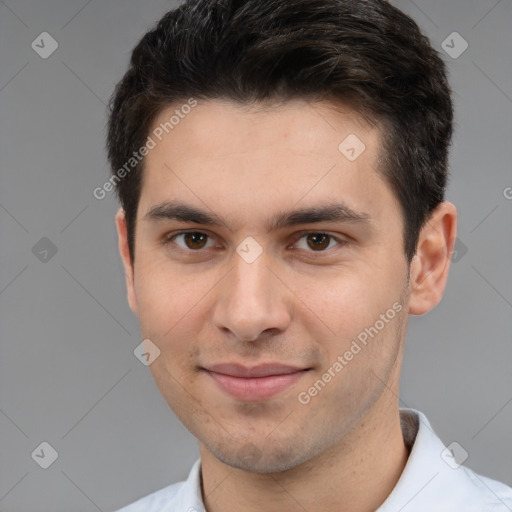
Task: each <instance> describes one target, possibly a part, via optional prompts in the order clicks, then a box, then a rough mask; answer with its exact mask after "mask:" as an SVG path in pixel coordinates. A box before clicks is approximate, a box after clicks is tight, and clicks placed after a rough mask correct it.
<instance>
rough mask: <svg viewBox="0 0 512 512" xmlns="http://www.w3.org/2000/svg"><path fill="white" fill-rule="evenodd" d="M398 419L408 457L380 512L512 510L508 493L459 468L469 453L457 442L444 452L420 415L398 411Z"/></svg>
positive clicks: (506, 488) (503, 487)
mask: <svg viewBox="0 0 512 512" xmlns="http://www.w3.org/2000/svg"><path fill="white" fill-rule="evenodd" d="M400 414H401V420H402V430H403V432H404V440H405V442H406V444H407V445H409V446H410V455H409V459H408V461H407V463H406V466H405V468H404V471H403V473H402V475H401V477H400V479H399V481H398V483H397V485H396V486H395V489H393V491H392V492H391V494H390V495H389V497H388V499H387V500H386V501H385V502H384V503H383V505H382V506H381V508H379V512H394V511H396V510H401V511H402V512H425V511H427V510H428V511H429V512H433V511H434V510H435V511H436V512H483V511H485V512H510V511H511V510H512V488H510V487H509V486H507V485H505V484H504V483H501V482H498V481H497V480H493V479H491V478H489V477H485V476H482V475H479V474H477V473H475V472H474V471H472V470H471V469H469V468H467V467H465V466H464V465H462V463H463V462H465V460H466V458H467V452H465V450H464V449H463V448H462V447H461V446H460V445H459V444H458V443H455V442H454V443H451V444H449V445H448V446H447V447H446V446H445V445H444V444H443V443H442V441H441V439H440V438H439V437H438V436H437V435H436V433H435V432H434V430H433V429H432V426H431V424H430V423H429V421H428V419H427V418H426V416H425V415H424V414H423V413H421V412H420V411H417V410H414V409H401V410H400Z"/></svg>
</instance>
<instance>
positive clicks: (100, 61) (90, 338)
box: [0, 0, 512, 512]
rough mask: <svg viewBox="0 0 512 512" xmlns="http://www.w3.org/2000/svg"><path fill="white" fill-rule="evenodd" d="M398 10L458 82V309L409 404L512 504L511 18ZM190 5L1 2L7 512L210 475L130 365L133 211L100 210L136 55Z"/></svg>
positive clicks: (405, 402)
mask: <svg viewBox="0 0 512 512" xmlns="http://www.w3.org/2000/svg"><path fill="white" fill-rule="evenodd" d="M393 3H394V4H395V5H397V6H398V7H400V8H401V9H403V10H404V11H405V12H406V13H408V14H410V15H411V16H412V17H413V18H414V19H415V20H416V21H417V22H418V23H419V24H420V26H421V27H422V28H423V29H424V30H425V32H426V33H427V35H428V36H429V37H430V38H431V40H432V43H433V45H434V46H435V47H436V48H437V49H439V50H440V51H441V53H442V54H443V55H444V57H445V60H446V62H447V63H448V65H449V70H450V76H451V84H452V86H453V88H454V90H455V104H456V120H457V123H456V134H455V138H454V146H453V152H452V157H451V170H452V178H451V183H450V187H449V190H448V195H447V199H449V200H451V201H452V202H454V203H455V204H456V206H457V207H458V210H459V214H460V219H459V240H460V241H459V251H458V254H457V258H456V262H455V263H454V264H453V266H452V270H451V275H450V278H449V282H448V288H447V291H446V293H445V296H444V298H443V301H442V303H441V305H440V306H438V307H437V308H435V309H434V310H433V311H432V312H430V313H428V314H427V315H424V316H422V317H411V321H410V329H409V333H408V344H407V348H406V354H405V361H404V370H403V378H402V389H401V400H402V401H401V404H402V406H408V407H415V408H418V409H420V410H422V411H423V412H425V413H426V414H427V416H428V417H429V419H430V421H431V422H432V424H433V427H434V429H435V430H436V431H437V433H438V434H439V435H440V437H441V438H442V440H443V441H444V442H445V444H449V443H451V442H452V441H457V442H458V443H460V444H461V445H462V446H463V447H464V448H465V449H466V450H467V452H468V453H469V458H468V460H467V461H466V465H467V466H469V467H471V468H472V469H474V470H476V471H477V472H480V473H483V474H485V475H487V476H491V477H493V478H496V479H499V480H502V481H505V482H507V483H508V484H509V485H510V484H512V443H511V433H512V428H511V426H512V403H511V402H512V371H511V363H512V343H511V333H512V314H511V313H512V272H511V270H510V263H511V261H512V230H511V229H510V228H511V218H512V217H511V214H512V200H511V199H507V196H508V197H509V198H510V197H512V189H510V188H507V187H512V172H511V162H512V60H511V58H510V55H511V54H512V31H511V30H510V28H511V26H512V1H511V0H501V1H496V0H485V1H483V0H479V1H476V0H473V1H468V0H457V1H455V0H451V1H450V2H442V1H437V0H416V1H415V2H412V1H409V0H400V1H394V2H393ZM173 5H174V4H173V3H172V2H166V1H164V0H145V1H144V2H143V1H138V2H137V1H135V0H130V1H126V0H125V1H122V2H121V0H107V1H99V0H90V1H87V0H66V1H64V0H38V1H35V0H16V1H15V0H5V1H1V0H0V155H1V159H0V162H1V163H0V165H1V187H0V222H1V230H0V247H1V249H0V250H1V255H0V258H1V265H0V326H1V357H0V433H1V436H0V510H1V511H2V512H11V511H16V512H24V511H30V512H38V511H52V512H59V511H66V512H72V511H83V512H86V511H95V510H102V511H109V510H113V509H115V508H117V507H120V506H121V505H124V504H126V503H128V502H130V501H133V500H134V499H136V498H138V497H141V496H143V495H145V494H147V493H149V492H152V491H154V490H156V489H159V488H161V487H164V486H166V485H168V484H169V483H171V482H174V481H178V480H182V479H184V478H185V477H186V475H187V474H188V471H189V469H190V466H191V465H192V463H193V461H194V460H195V459H196V458H197V456H198V450H197V446H196V442H195V439H194V438H193V437H192V436H191V435H190V434H189V433H188V432H187V431H186V429H185V428H184V427H183V426H182V425H181V424H180V423H179V421H178V420H177V419H176V418H175V417H174V415H173V413H172V412H171V411H170V410H169V409H168V407H167V405H166V403H165V402H164V400H163V398H162V397H161V396H160V394H159V392H158V390H157V388H156V386H155V385H154V383H153V380H152V378H151V375H150V373H149V369H148V368H146V367H145V366H143V365H142V364H141V363H140V362H139V361H138V360H137V359H136V358H135V357H134V355H133V350H134V348H135V347H136V346H137V345H138V344H139V343H140V341H141V339H140V333H139V329H138V323H137V321H136V318H135V317H134V316H133V315H132V313H131V311H130V309H129V307H128V304H127V301H126V295H125V283H124V276H123V270H122V266H121V262H120V258H119V256H118V253H117V239H116V232H115V226H114V214H115V211H116V209H117V205H116V202H115V198H114V196H113V195H112V194H110V195H109V196H108V197H107V198H106V199H104V200H101V201H100V200H97V199H95V198H94V197H93V195H92V191H93V189H94V188H96V187H98V186H101V185H102V184H103V183H104V182H105V180H106V179H107V178H108V168H107V164H106V158H105V152H104V149H103V148H104V137H105V122H106V108H105V103H106V102H107V99H108V97H109V96H110V94H111V92H112V90H113V87H114V85H115V83H116V82H117V81H118V80H119V79H120V78H121V76H122V74H123V72H124V70H125V69H126V66H127V63H128V58H129V55H130V51H131V49H132V48H133V46H134V45H135V44H136V42H137V41H138V40H139V38H140V37H141V36H142V35H143V33H144V32H145V31H146V30H147V29H148V28H149V27H150V26H151V25H152V24H153V23H154V22H155V21H156V20H157V19H158V18H159V17H160V16H161V15H162V14H163V13H164V12H165V11H167V10H168V9H169V8H171V7H172V6H173ZM44 31H46V32H49V33H50V34H51V35H52V36H53V37H54V38H55V39H56V40H57V42H58V44H59V47H58V49H57V50H56V51H55V53H53V54H52V55H51V56H50V57H49V58H47V59H43V58H41V57H40V56H39V55H38V54H37V53H36V52H35V51H34V50H33V49H32V48H31V43H32V41H34V40H36V38H37V36H39V34H41V33H42V32H44ZM454 31H456V32H458V33H460V34H461V35H462V37H463V38H464V39H465V40H466V41H467V42H468V43H469V48H468V49H467V50H466V51H465V52H464V53H463V54H462V55H460V56H459V57H458V58H452V57H450V56H449V55H447V54H446V53H445V52H444V50H443V49H442V42H443V41H444V40H445V39H446V38H447V37H448V36H449V35H450V34H451V33H452V32H454ZM448 42H449V44H450V45H451V46H454V51H456V50H460V48H461V47H460V41H459V42H457V41H456V40H454V42H453V43H451V40H450V39H448ZM46 48H48V47H46ZM42 237H47V238H48V239H50V240H51V241H52V242H53V244H54V245H55V246H56V248H57V252H56V254H55V255H53V256H52V253H51V252H49V253H48V254H47V255H46V259H47V261H40V258H43V256H44V255H43V253H41V252H40V251H41V246H40V245H39V246H36V249H35V250H34V252H36V254H34V253H33V249H32V248H33V247H34V246H35V245H36V243H38V241H39V240H40V239H41V238H42ZM39 243H40V244H43V249H44V244H45V243H46V244H47V243H48V242H45V241H43V242H39ZM38 251H39V252H38ZM466 251H467V252H466ZM36 255H37V256H38V257H36ZM43 259H44V258H43ZM42 441H47V442H48V443H50V445H51V446H53V448H54V449H55V450H56V451H57V452H58V455H59V456H58V458H57V460H56V461H55V462H54V463H53V464H52V465H51V466H50V467H49V468H48V469H46V470H45V469H42V468H40V467H39V465H38V464H36V462H35V460H34V459H33V458H32V457H31V453H32V452H33V451H34V449H36V447H38V446H39V444H40V443H41V442H42ZM46 453H48V452H46Z"/></svg>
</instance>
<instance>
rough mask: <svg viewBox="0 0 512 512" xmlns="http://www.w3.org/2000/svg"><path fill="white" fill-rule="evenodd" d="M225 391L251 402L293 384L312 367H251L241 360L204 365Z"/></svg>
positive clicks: (275, 365)
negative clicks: (241, 363) (244, 364)
mask: <svg viewBox="0 0 512 512" xmlns="http://www.w3.org/2000/svg"><path fill="white" fill-rule="evenodd" d="M204 370H205V371H206V372H207V373H208V375H209V376H210V377H211V378H212V379H213V380H214V381H215V382H216V384H217V385H218V386H219V387H220V389H222V390H223V391H224V392H226V393H228V394H229V395H231V396H232V397H234V398H236V399H238V400H242V401H248V402H258V401H263V400H267V399H269V398H271V397H272V396H275V395H277V394H278V393H280V392H281V391H284V390H285V389H287V388H289V387H290V386H292V385H293V384H294V383H296V382H297V381H298V380H299V379H300V378H302V377H303V376H304V375H305V374H306V372H308V371H309V368H298V367H294V366H289V365H282V364H274V363H272V364H264V365H259V366H253V367H251V368H247V367H245V366H242V365H239V364H217V365H213V366H211V367H209V368H204Z"/></svg>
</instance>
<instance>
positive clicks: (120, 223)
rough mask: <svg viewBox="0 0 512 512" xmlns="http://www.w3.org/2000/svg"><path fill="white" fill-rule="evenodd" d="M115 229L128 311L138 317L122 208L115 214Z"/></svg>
mask: <svg viewBox="0 0 512 512" xmlns="http://www.w3.org/2000/svg"><path fill="white" fill-rule="evenodd" d="M116 227H117V234H118V238H119V253H120V255H121V260H122V262H123V266H124V274H125V279H126V294H127V299H128V304H129V306H130V309H131V310H132V311H133V312H134V313H135V315H137V316H138V315H139V308H138V305H137V295H136V293H135V286H134V268H133V264H132V260H131V257H130V251H129V248H128V231H127V227H126V218H125V213H124V210H123V209H122V208H119V210H118V211H117V213H116Z"/></svg>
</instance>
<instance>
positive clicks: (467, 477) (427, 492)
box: [165, 408, 510, 512]
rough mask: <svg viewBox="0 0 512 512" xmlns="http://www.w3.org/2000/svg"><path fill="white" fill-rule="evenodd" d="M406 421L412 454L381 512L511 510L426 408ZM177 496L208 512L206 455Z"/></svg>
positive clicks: (192, 509) (194, 511) (407, 414)
mask: <svg viewBox="0 0 512 512" xmlns="http://www.w3.org/2000/svg"><path fill="white" fill-rule="evenodd" d="M400 422H401V427H402V432H403V435H404V442H405V444H406V446H407V448H408V449H409V451H410V453H409V457H408V460H407V463H406V465H405V468H404V470H403V472H402V474H401V476H400V479H399V480H398V482H397V484H396V486H395V487H394V489H393V490H392V492H391V494H390V495H389V496H388V498H387V499H386V501H385V502H384V503H383V504H382V505H381V506H380V507H379V508H378V509H377V511H376V512H397V511H400V512H426V511H429V512H431V511H432V510H436V512H454V510H455V509H454V508H453V506H454V504H455V505H456V506H457V507H458V508H457V511H459V510H464V511H467V512H470V511H475V512H477V511H478V512H480V511H482V510H484V508H482V507H489V506H491V507H492V506H496V507H500V508H499V509H498V508H496V509H494V508H485V510H508V509H505V508H501V507H503V503H504V501H503V500H502V499H501V498H500V496H499V494H500V491H503V489H505V487H506V486H504V485H503V484H500V483H498V482H495V481H494V480H491V479H488V478H485V477H481V476H479V475H477V474H475V473H473V472H472V471H471V470H470V469H468V468H466V467H464V466H461V465H458V464H457V463H455V460H454V458H453V457H452V456H453V452H450V451H449V450H448V449H447V448H446V447H445V446H444V445H443V443H442V441H441V440H440V439H439V438H438V437H437V435H436V434H435V432H434V431H433V430H432V427H431V425H430V423H429V421H428V419H427V418H426V416H425V415H424V414H423V413H422V412H420V411H417V410H415V409H408V408H402V409H400ZM449 446H450V445H449ZM447 450H448V451H447ZM494 484H496V485H497V487H494ZM507 492H508V491H507ZM507 495H508V494H507ZM176 498H177V503H179V504H182V505H183V511H184V512H204V510H205V509H204V504H203V501H202V492H201V460H200V459H198V460H197V461H196V462H195V463H194V465H193V467H192V469H191V471H190V474H189V476H188V479H187V481H186V482H185V483H184V485H183V486H182V487H181V488H180V490H179V492H178V495H177V496H176ZM507 503H510V502H507ZM180 510H181V509H180ZM165 512H172V511H171V509H169V510H167V509H165Z"/></svg>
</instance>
